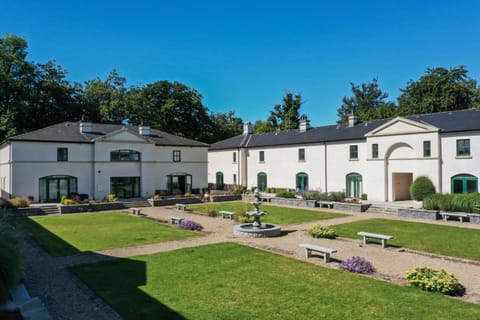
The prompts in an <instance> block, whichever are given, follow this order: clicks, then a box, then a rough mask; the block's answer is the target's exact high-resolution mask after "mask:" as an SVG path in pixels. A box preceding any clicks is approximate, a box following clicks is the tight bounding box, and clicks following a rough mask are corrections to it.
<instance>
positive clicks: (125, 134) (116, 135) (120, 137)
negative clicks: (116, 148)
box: [101, 128, 148, 142]
mask: <svg viewBox="0 0 480 320" xmlns="http://www.w3.org/2000/svg"><path fill="white" fill-rule="evenodd" d="M101 141H104V142H107V141H111V142H148V141H147V140H146V139H145V138H144V137H142V136H141V135H139V134H136V133H133V132H131V131H130V130H128V129H126V128H123V129H121V130H118V131H114V132H111V133H109V134H107V135H105V136H103V137H102V138H101Z"/></svg>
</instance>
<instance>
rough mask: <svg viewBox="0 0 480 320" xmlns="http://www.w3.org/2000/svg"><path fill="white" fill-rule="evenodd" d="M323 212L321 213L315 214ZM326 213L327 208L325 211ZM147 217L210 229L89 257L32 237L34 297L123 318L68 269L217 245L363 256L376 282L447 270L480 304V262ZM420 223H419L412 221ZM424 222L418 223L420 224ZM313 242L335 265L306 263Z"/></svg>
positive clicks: (294, 231) (159, 213)
mask: <svg viewBox="0 0 480 320" xmlns="http://www.w3.org/2000/svg"><path fill="white" fill-rule="evenodd" d="M315 210H318V209H315ZM322 210H326V209H322ZM143 213H144V214H145V215H146V216H147V217H149V218H151V219H156V220H161V221H165V220H167V216H169V215H172V214H173V213H175V215H182V216H184V217H185V218H186V219H188V220H194V221H196V222H199V223H200V224H202V225H203V226H204V232H205V234H206V236H205V237H201V238H193V239H192V238H190V239H186V240H178V241H170V242H163V243H154V244H149V245H141V246H135V247H127V248H117V249H110V250H103V251H98V252H94V253H83V254H78V255H74V256H68V257H56V258H52V257H50V256H49V255H48V254H47V253H45V252H44V251H43V250H42V249H41V248H40V247H38V245H37V244H36V243H35V242H34V241H33V240H31V239H30V238H28V237H25V238H24V241H23V244H24V245H23V258H24V264H25V269H26V279H25V285H26V287H27V289H28V290H29V292H30V294H31V296H38V297H40V299H41V300H42V302H43V303H44V304H45V306H46V307H47V309H48V310H49V312H50V314H51V315H52V317H53V318H54V319H79V320H83V319H85V320H89V319H121V317H120V316H119V315H118V314H117V313H116V312H115V311H114V310H113V309H112V308H110V307H109V306H108V305H106V304H105V303H104V302H103V301H102V300H101V299H100V298H98V297H97V296H96V295H95V294H93V292H92V291H91V290H90V289H89V288H88V287H86V286H85V285H84V284H83V283H82V282H81V281H79V280H78V279H77V278H76V277H74V276H73V275H72V274H71V273H70V272H69V271H67V270H66V269H65V268H66V267H67V266H71V265H77V264H84V263H91V262H97V261H102V260H107V259H113V258H115V257H129V256H134V255H142V254H152V253H156V252H162V251H169V250H174V249H179V248H185V247H194V246H200V245H206V244H211V243H217V242H225V241H230V242H238V243H242V244H246V245H250V246H253V247H256V248H259V249H262V250H268V251H272V252H276V253H279V254H282V255H286V256H289V257H292V258H295V259H299V260H305V261H308V262H309V263H312V264H316V265H322V266H326V267H330V268H338V264H339V262H340V261H341V260H343V259H347V258H350V257H352V256H354V255H359V256H362V257H364V258H366V259H367V260H369V261H372V263H373V265H374V266H375V267H376V269H377V273H376V275H375V277H377V278H380V279H384V280H388V281H392V282H395V283H400V284H406V281H405V279H404V276H405V272H406V270H408V269H410V268H413V267H416V266H429V267H432V268H437V269H438V268H443V269H445V270H447V271H449V272H453V273H454V274H455V276H456V277H457V278H458V279H459V281H460V283H461V284H462V285H464V286H465V288H466V294H465V296H464V297H463V298H462V299H464V300H467V301H469V302H473V303H480V277H479V276H478V275H479V274H480V263H479V262H474V261H466V260H461V259H450V258H446V257H441V256H436V255H431V254H426V253H421V252H413V251H410V250H403V249H398V248H393V247H389V248H386V249H382V248H381V247H380V246H379V245H375V244H371V245H367V246H364V245H363V244H362V243H361V241H359V240H352V239H345V238H337V239H336V240H329V239H313V238H312V237H311V236H310V235H308V233H307V232H306V230H307V229H308V228H309V227H310V226H313V225H315V224H318V222H310V223H303V224H296V225H288V226H282V231H283V232H284V235H283V236H281V237H277V238H245V237H237V236H234V235H233V226H234V225H235V223H234V222H233V221H231V220H228V219H222V218H221V217H218V218H211V217H206V216H201V215H198V214H194V213H189V212H185V213H184V212H182V213H181V214H179V213H178V211H177V212H174V211H173V209H168V208H145V209H143ZM380 217H381V218H386V219H398V220H409V219H403V218H398V217H397V216H395V215H389V214H378V213H371V214H368V213H360V214H352V215H350V216H348V217H342V218H338V219H331V220H322V221H321V224H322V225H334V224H339V223H346V222H352V221H357V220H362V219H370V218H380ZM411 221H415V220H411ZM416 221H417V222H418V220H416ZM421 222H425V223H432V224H441V225H454V226H461V227H466V228H475V229H479V230H480V226H479V225H473V224H460V223H458V222H444V221H423V220H422V221H421ZM305 242H308V243H313V244H317V245H321V246H326V247H331V248H335V249H337V251H338V252H337V253H336V254H334V255H332V262H331V263H329V264H324V263H323V260H322V259H320V258H317V257H313V258H310V259H308V260H307V259H306V258H305V249H303V248H300V247H299V246H298V245H299V244H300V243H305Z"/></svg>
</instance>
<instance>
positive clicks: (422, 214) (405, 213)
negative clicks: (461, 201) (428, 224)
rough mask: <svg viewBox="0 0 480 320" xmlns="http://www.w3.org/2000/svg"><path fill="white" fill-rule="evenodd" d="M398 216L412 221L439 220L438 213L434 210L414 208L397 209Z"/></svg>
mask: <svg viewBox="0 0 480 320" xmlns="http://www.w3.org/2000/svg"><path fill="white" fill-rule="evenodd" d="M398 216H399V217H405V218H414V219H427V220H438V219H441V217H440V213H439V212H438V211H436V210H425V209H416V208H401V209H398Z"/></svg>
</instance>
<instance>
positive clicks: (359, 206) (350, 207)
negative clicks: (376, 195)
mask: <svg viewBox="0 0 480 320" xmlns="http://www.w3.org/2000/svg"><path fill="white" fill-rule="evenodd" d="M370 206H371V204H369V203H366V204H363V203H346V202H335V203H334V204H333V209H335V210H338V211H352V212H365V211H367V210H368V208H370Z"/></svg>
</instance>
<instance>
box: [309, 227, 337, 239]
mask: <svg viewBox="0 0 480 320" xmlns="http://www.w3.org/2000/svg"><path fill="white" fill-rule="evenodd" d="M307 232H308V233H309V234H310V235H311V236H312V237H314V238H327V239H335V238H336V237H337V235H336V234H335V230H333V229H332V228H329V227H324V226H321V225H316V226H313V227H311V228H310V229H308V230H307Z"/></svg>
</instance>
